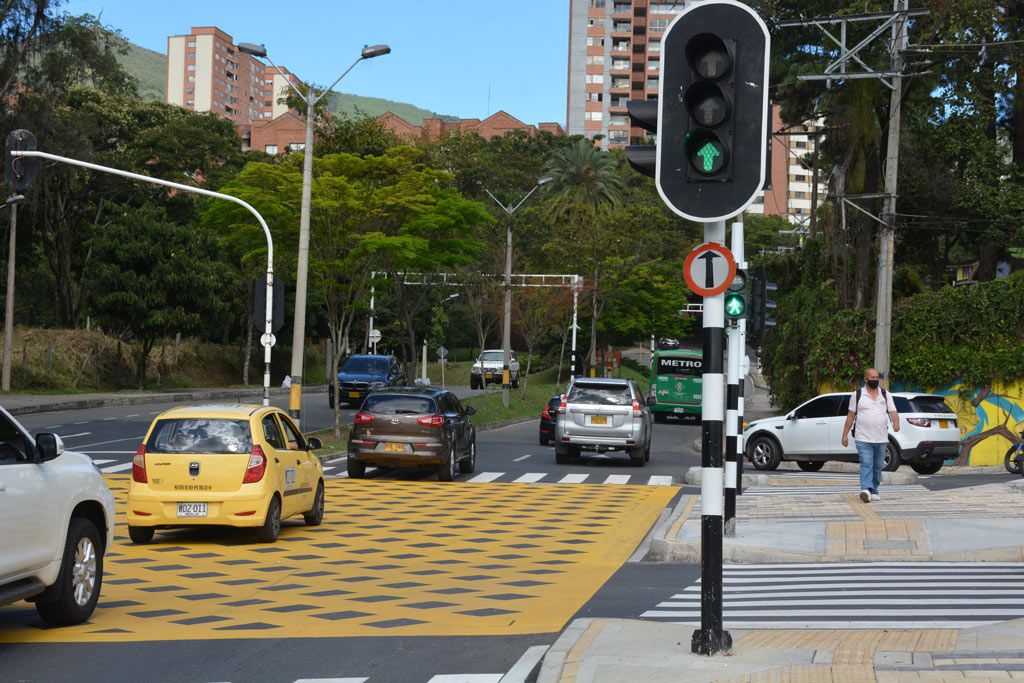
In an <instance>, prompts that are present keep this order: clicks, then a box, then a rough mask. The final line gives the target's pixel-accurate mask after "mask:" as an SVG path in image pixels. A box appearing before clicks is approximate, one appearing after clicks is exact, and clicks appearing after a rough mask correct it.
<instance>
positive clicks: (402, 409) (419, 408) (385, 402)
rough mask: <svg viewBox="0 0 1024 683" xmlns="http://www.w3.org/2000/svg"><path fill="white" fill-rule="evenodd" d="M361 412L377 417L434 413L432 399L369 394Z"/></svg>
mask: <svg viewBox="0 0 1024 683" xmlns="http://www.w3.org/2000/svg"><path fill="white" fill-rule="evenodd" d="M363 412H364V413H376V414H378V415H424V414H427V413H433V412H434V399H432V398H428V397H426V396H396V395H394V394H392V395H388V394H379V395H378V394H370V395H369V396H368V397H367V398H366V401H365V402H364V403H363Z"/></svg>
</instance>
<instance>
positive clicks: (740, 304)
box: [725, 292, 747, 320]
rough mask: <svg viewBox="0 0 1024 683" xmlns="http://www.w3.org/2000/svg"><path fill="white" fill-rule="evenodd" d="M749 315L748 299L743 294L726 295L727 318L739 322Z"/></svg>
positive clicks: (730, 293)
mask: <svg viewBox="0 0 1024 683" xmlns="http://www.w3.org/2000/svg"><path fill="white" fill-rule="evenodd" d="M746 314H747V297H746V296H744V294H743V292H729V293H727V294H726V295H725V317H726V318H729V319H730V320H738V319H739V318H742V317H744V316H745V315H746Z"/></svg>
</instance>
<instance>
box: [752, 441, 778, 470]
mask: <svg viewBox="0 0 1024 683" xmlns="http://www.w3.org/2000/svg"><path fill="white" fill-rule="evenodd" d="M780 450H781V449H779V445H778V444H777V443H775V440H774V439H772V438H771V437H770V436H755V437H754V438H753V439H751V440H750V455H751V458H750V459H751V460H752V461H753V463H754V467H755V468H756V469H759V470H774V469H778V467H779V463H780V462H782V453H781V452H780Z"/></svg>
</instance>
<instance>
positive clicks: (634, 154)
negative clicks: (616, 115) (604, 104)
mask: <svg viewBox="0 0 1024 683" xmlns="http://www.w3.org/2000/svg"><path fill="white" fill-rule="evenodd" d="M626 111H627V112H628V113H629V122H630V123H631V124H632V125H634V126H639V127H640V128H643V129H644V130H646V131H648V132H651V133H654V134H655V135H657V133H658V101H657V100H629V101H628V102H626ZM657 155H658V148H657V147H656V146H655V145H629V146H628V147H626V160H627V161H629V165H630V166H632V167H633V168H634V169H636V170H637V171H638V172H640V173H643V174H644V175H646V176H650V177H651V178H653V177H654V176H655V172H656V171H657Z"/></svg>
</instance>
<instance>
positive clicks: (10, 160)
mask: <svg viewBox="0 0 1024 683" xmlns="http://www.w3.org/2000/svg"><path fill="white" fill-rule="evenodd" d="M35 150H36V136H35V135H33V134H32V133H31V132H29V131H27V130H24V129H22V128H19V129H18V130H12V131H11V132H10V133H9V134H8V135H7V140H6V141H5V143H4V182H6V183H7V185H8V186H9V187H10V188H11V189H12V190H14V191H15V192H20V191H21V190H27V189H28V188H29V187H30V186H31V185H32V183H34V182H35V181H36V175H37V174H38V173H39V159H37V158H36V157H16V156H13V155H11V152H13V151H18V152H34V151H35Z"/></svg>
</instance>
